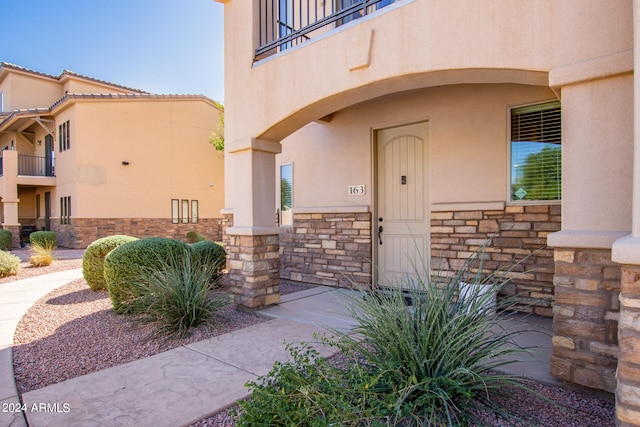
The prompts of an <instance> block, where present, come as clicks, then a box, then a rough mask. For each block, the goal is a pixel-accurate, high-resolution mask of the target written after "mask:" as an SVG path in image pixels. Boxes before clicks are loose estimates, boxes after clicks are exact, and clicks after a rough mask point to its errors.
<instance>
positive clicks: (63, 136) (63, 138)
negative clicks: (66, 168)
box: [58, 120, 71, 152]
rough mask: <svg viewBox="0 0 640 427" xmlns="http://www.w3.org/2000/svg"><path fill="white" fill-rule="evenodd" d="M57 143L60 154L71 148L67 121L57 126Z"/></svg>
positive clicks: (69, 129) (69, 128)
mask: <svg viewBox="0 0 640 427" xmlns="http://www.w3.org/2000/svg"><path fill="white" fill-rule="evenodd" d="M58 142H59V145H60V152H63V151H65V150H68V149H69V148H71V127H70V126H69V120H67V121H66V122H64V123H61V124H60V125H58Z"/></svg>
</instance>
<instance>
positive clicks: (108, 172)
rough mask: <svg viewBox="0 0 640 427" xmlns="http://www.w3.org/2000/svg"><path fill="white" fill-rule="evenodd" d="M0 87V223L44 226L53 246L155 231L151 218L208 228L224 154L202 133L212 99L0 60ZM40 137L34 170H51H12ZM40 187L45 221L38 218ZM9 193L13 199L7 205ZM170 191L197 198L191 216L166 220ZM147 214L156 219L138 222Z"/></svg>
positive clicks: (218, 203) (211, 122) (212, 119)
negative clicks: (63, 219)
mask: <svg viewBox="0 0 640 427" xmlns="http://www.w3.org/2000/svg"><path fill="white" fill-rule="evenodd" d="M0 91H1V92H2V93H3V96H4V109H5V110H7V111H6V112H5V115H4V117H3V116H0V146H1V147H2V148H6V149H7V151H5V152H4V155H3V159H4V160H3V165H4V171H3V175H2V177H1V178H0V182H2V188H3V189H4V191H3V193H2V194H1V195H0V197H2V199H3V208H4V209H3V210H4V220H3V224H4V225H6V226H7V227H13V228H16V227H20V226H24V225H31V226H36V227H37V228H38V229H40V228H42V227H47V228H49V227H51V228H53V229H54V231H57V232H59V234H60V236H59V240H60V244H61V245H65V244H66V245H68V246H72V247H77V246H84V245H86V243H87V239H88V238H89V237H96V236H97V237H103V236H101V235H98V234H104V233H107V232H108V230H114V231H123V232H124V231H127V232H128V233H127V234H132V235H137V236H145V235H146V234H149V233H152V234H153V235H158V234H162V231H161V230H160V229H159V228H162V225H161V221H165V222H166V229H167V230H168V231H167V233H169V234H170V235H171V236H172V237H175V236H176V234H184V233H183V231H184V230H188V229H189V227H193V229H194V230H195V229H196V228H198V227H204V226H205V225H204V224H205V223H207V222H212V224H213V225H214V226H215V227H214V228H216V229H217V228H218V227H217V219H218V218H220V210H221V209H222V207H223V206H224V205H223V201H224V184H223V179H224V177H223V175H224V172H223V169H224V168H223V157H224V156H223V154H222V153H220V152H217V151H216V150H215V149H214V148H213V147H212V145H211V144H210V142H209V140H208V138H209V135H210V134H211V133H212V132H213V131H214V130H215V129H216V126H217V124H218V123H219V120H220V119H219V114H220V109H219V105H218V104H216V103H215V102H214V101H212V100H210V99H208V98H206V97H204V96H193V95H189V96H187V95H185V96H182V95H154V94H148V93H145V92H143V91H139V90H135V89H127V88H124V87H122V86H118V85H114V84H110V83H106V82H102V81H99V80H94V79H91V78H88V77H84V76H80V75H77V74H75V73H71V72H68V71H65V72H63V73H62V74H61V75H60V76H48V75H43V74H40V73H37V72H35V71H31V70H25V69H23V68H20V67H17V66H14V65H11V64H3V66H2V68H0ZM67 122H68V123H69V141H70V142H69V147H68V149H64V148H63V149H62V150H61V141H60V138H61V137H60V129H59V126H60V125H61V124H64V123H67ZM47 138H51V140H52V142H53V147H52V148H53V151H54V153H53V157H54V160H53V164H54V167H55V171H53V170H51V171H50V172H54V173H50V174H43V175H52V176H33V175H34V174H31V173H27V174H24V173H20V174H19V173H18V171H17V164H18V156H21V158H22V159H24V158H25V157H24V156H34V157H38V158H39V159H37V160H36V161H38V162H42V165H44V162H45V156H46V155H47V154H46V152H45V146H46V139H47ZM37 172H42V170H40V171H37ZM36 174H37V173H36ZM53 175H54V176H53ZM15 192H17V194H16V195H15V197H14V196H12V194H13V193H15ZM45 193H49V196H47V197H50V201H51V203H50V209H49V211H48V215H49V216H50V224H45V222H46V221H45V219H44V218H45V205H44V204H45ZM61 197H71V220H72V224H64V225H63V224H59V223H60V215H61V212H60V210H61V205H60V201H59V200H60V198H61ZM14 198H15V199H16V200H18V202H17V203H11V200H13V199H14ZM36 198H38V199H39V201H40V207H39V208H38V207H37V206H36ZM172 199H178V200H180V201H182V200H189V203H191V201H192V200H197V201H198V216H199V218H198V224H197V225H196V224H191V223H189V221H187V223H186V224H182V219H180V223H179V224H172V202H171V201H172ZM15 208H17V211H16V209H15ZM38 213H39V215H40V216H39V217H38ZM119 219H120V220H124V219H126V220H129V221H136V223H139V225H140V226H139V229H138V230H136V227H135V226H130V227H129V228H128V229H125V230H122V229H119V228H118V226H117V225H114V223H117V222H118V220H119ZM99 220H104V221H103V222H102V223H101V222H100V221H99ZM151 220H154V221H160V223H158V224H156V225H154V226H153V228H149V229H146V230H145V228H147V227H150V225H149V224H150V221H151ZM96 221H97V222H96ZM74 222H75V225H74ZM107 222H108V224H109V225H106V224H107ZM207 227H209V226H207ZM65 228H68V229H69V230H66V231H65V230H64V229H65ZM101 228H104V230H105V231H96V230H100V229H101ZM178 229H180V230H181V231H178ZM183 229H184V230H183ZM210 231H211V230H210ZM216 233H217V231H216ZM112 234H113V233H112ZM205 234H206V233H205ZM65 236H67V237H65ZM81 236H84V237H81ZM210 237H211V238H217V237H219V236H217V235H212V236H210ZM88 243H90V241H89V242H88Z"/></svg>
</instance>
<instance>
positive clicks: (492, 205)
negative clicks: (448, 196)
mask: <svg viewBox="0 0 640 427" xmlns="http://www.w3.org/2000/svg"><path fill="white" fill-rule="evenodd" d="M537 204H541V203H537ZM504 208H505V202H503V201H495V202H452V203H432V204H431V212H445V211H502V210H504Z"/></svg>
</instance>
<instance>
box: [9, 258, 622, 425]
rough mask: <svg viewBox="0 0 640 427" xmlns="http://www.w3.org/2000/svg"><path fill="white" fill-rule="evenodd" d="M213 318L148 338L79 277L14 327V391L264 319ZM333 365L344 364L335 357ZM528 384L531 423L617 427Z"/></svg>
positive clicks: (227, 313) (598, 402)
mask: <svg viewBox="0 0 640 427" xmlns="http://www.w3.org/2000/svg"><path fill="white" fill-rule="evenodd" d="M80 266H81V260H69V261H62V260H60V261H56V262H54V264H53V265H52V266H50V267H45V268H38V269H36V268H21V270H20V272H19V275H18V276H15V277H12V278H8V280H9V281H11V280H16V279H22V278H26V277H31V276H33V275H37V274H46V273H51V272H54V271H58V270H62V269H68V268H79V267H80ZM45 269H46V270H45ZM1 283H3V281H0V284H1ZM298 289H299V288H297V287H295V286H291V285H290V284H288V283H286V282H285V283H283V285H282V292H283V293H287V292H291V291H295V290H298ZM216 318H217V319H218V321H217V323H215V324H214V325H205V326H201V327H198V328H195V329H193V331H192V333H191V334H190V336H188V337H186V338H180V339H176V338H172V339H148V337H149V335H150V333H151V332H152V329H153V327H152V325H148V324H147V325H142V326H140V325H137V324H135V323H133V322H132V320H131V317H130V316H122V315H116V314H114V313H113V311H112V310H111V303H110V300H109V296H108V294H107V293H106V292H94V291H91V290H90V289H89V288H88V287H87V285H86V283H85V282H84V279H78V280H76V281H73V282H71V283H69V284H67V285H64V286H62V287H60V288H58V289H56V290H54V291H52V292H51V293H50V294H48V295H47V296H45V297H44V298H42V299H41V300H40V301H38V302H37V303H36V304H34V306H33V307H32V308H31V309H30V310H29V311H28V312H27V313H26V314H25V316H24V317H23V319H22V320H21V321H20V323H19V325H18V327H17V328H16V333H15V336H14V369H15V376H16V384H17V387H18V390H19V392H20V393H24V392H27V391H30V390H34V389H38V388H41V387H45V386H47V385H50V384H54V383H57V382H60V381H64V380H66V379H70V378H74V377H76V376H80V375H85V374H87V373H90V372H94V371H96V370H100V369H105V368H108V367H111V366H115V365H119V364H122V363H126V362H129V361H132V360H136V359H139V358H142V357H147V356H150V355H153V354H156V353H158V352H161V351H166V350H168V349H170V348H174V347H177V346H181V345H185V344H187V343H190V342H194V341H199V340H201V339H205V338H209V337H211V336H215V335H218V334H222V333H226V332H230V331H232V330H236V329H239V328H243V327H246V326H250V325H252V324H255V323H258V322H262V321H264V320H266V319H264V318H262V317H259V316H256V315H254V314H251V313H247V312H243V311H238V310H236V309H235V308H234V307H233V306H228V307H226V308H224V309H223V310H222V311H220V312H219V313H218V314H217V316H216ZM332 363H337V364H340V363H344V362H343V361H341V360H340V358H339V357H337V358H336V359H335V361H332ZM529 385H530V387H531V388H533V389H534V390H536V392H538V393H539V394H541V395H543V396H545V397H547V398H548V399H549V401H550V402H545V401H543V400H541V399H539V398H535V397H534V396H533V395H531V394H530V393H528V392H525V391H522V390H517V389H516V390H514V391H513V393H512V397H513V398H512V400H511V402H508V406H509V407H511V408H512V410H513V411H514V412H515V413H520V414H523V415H529V416H532V417H533V418H532V422H533V425H536V426H540V427H545V426H562V427H565V426H589V425H592V426H596V425H597V426H603V427H606V426H614V425H615V421H614V419H615V417H614V407H613V405H612V404H611V403H610V402H609V401H608V399H602V398H597V397H593V396H589V395H585V394H582V393H578V392H574V391H569V390H566V389H562V388H557V387H547V386H543V385H540V384H536V383H529ZM525 402H526V403H525ZM551 402H553V403H551ZM485 422H486V425H494V426H502V425H506V424H505V423H504V422H503V421H500V420H497V419H493V418H491V416H490V415H487V418H486V421H485ZM234 425H235V422H234V421H233V418H232V416H231V415H230V411H228V410H227V411H224V412H222V413H220V414H217V415H216V416H214V417H210V418H207V419H204V420H201V421H200V422H198V423H196V424H194V426H197V427H205V426H219V427H225V426H226V427H229V426H234Z"/></svg>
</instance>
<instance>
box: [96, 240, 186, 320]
mask: <svg viewBox="0 0 640 427" xmlns="http://www.w3.org/2000/svg"><path fill="white" fill-rule="evenodd" d="M188 250H189V246H188V245H187V244H186V243H183V242H178V241H177V240H173V239H167V238H164V237H149V238H146V239H140V240H134V241H131V242H127V243H125V244H123V245H120V246H118V247H117V248H115V249H113V250H112V251H111V252H109V253H108V254H107V256H106V257H105V258H104V279H105V282H106V284H107V289H108V291H109V297H110V298H111V303H112V304H113V309H114V311H115V312H116V313H119V314H123V313H127V312H128V310H129V309H130V308H131V304H128V302H129V301H130V300H132V299H134V298H135V297H137V296H138V291H139V290H140V289H141V285H142V284H143V283H144V280H143V279H144V276H141V273H145V274H147V273H148V272H149V271H156V270H160V268H161V267H162V265H163V263H164V262H166V261H165V260H168V259H171V257H174V256H182V255H183V254H184V253H185V251H188ZM134 283H135V284H136V285H135V286H134Z"/></svg>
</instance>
